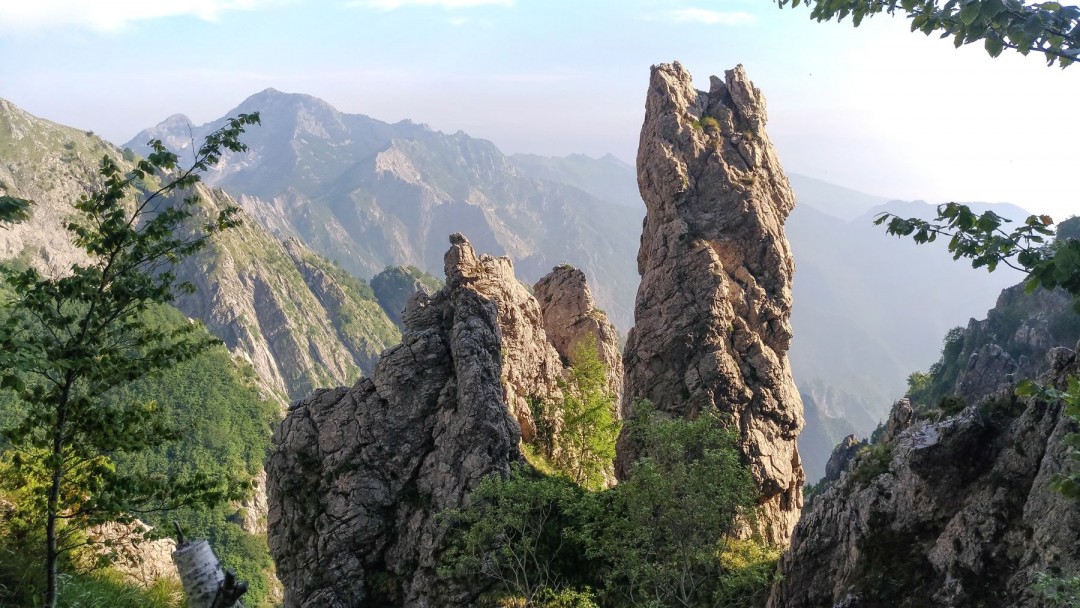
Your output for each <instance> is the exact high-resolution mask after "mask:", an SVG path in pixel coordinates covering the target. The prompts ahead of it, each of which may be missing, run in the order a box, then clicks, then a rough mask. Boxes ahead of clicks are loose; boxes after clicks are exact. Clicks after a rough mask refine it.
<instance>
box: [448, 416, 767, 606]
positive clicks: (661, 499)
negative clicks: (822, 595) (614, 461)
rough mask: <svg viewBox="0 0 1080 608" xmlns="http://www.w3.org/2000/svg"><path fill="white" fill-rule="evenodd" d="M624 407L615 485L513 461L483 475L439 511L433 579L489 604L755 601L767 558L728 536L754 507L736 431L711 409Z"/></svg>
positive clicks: (743, 525)
mask: <svg viewBox="0 0 1080 608" xmlns="http://www.w3.org/2000/svg"><path fill="white" fill-rule="evenodd" d="M635 410H636V411H637V412H639V416H638V418H636V419H635V420H633V421H631V422H630V423H629V424H628V434H629V435H630V439H631V440H632V441H633V442H634V443H635V445H637V446H638V447H639V451H638V452H637V453H638V454H639V458H638V459H637V460H636V461H635V462H634V463H633V464H632V465H631V467H630V473H629V477H628V478H627V479H626V480H625V481H624V482H623V483H621V484H619V485H617V486H615V487H614V488H611V489H607V490H602V491H591V492H590V491H587V490H585V489H583V488H581V487H579V486H577V485H575V484H573V483H571V482H570V481H569V480H567V479H566V478H565V477H550V476H545V475H542V474H539V473H537V472H535V471H533V470H531V469H530V468H528V467H527V466H524V465H520V466H516V467H515V468H514V469H513V470H512V472H511V473H510V475H509V476H508V477H507V478H505V479H503V478H502V477H500V476H498V475H493V476H489V477H487V478H485V479H484V480H483V481H482V482H481V484H480V486H479V487H478V488H477V489H476V490H475V491H474V492H473V494H472V495H471V497H470V501H471V503H470V505H469V506H468V507H466V508H464V509H460V510H454V511H448V512H446V513H445V514H444V515H443V525H445V526H447V528H448V537H449V539H450V549H449V550H448V551H447V552H446V553H445V554H444V562H443V565H442V568H440V573H441V574H443V575H444V576H447V577H450V578H452V579H455V580H457V581H458V582H459V583H460V584H462V585H464V586H470V587H471V588H474V589H475V588H477V586H482V585H483V584H484V579H486V581H487V584H494V585H496V586H497V588H498V591H497V592H496V593H494V597H493V598H492V597H491V595H492V594H488V596H489V597H488V600H490V601H488V602H487V603H485V605H495V606H500V607H510V606H514V607H517V608H594V607H595V606H597V605H603V606H610V607H613V608H618V607H623V606H669V605H679V606H695V607H696V606H702V607H705V606H708V607H713V608H720V607H724V608H727V607H736V606H752V605H756V604H757V603H759V600H761V599H762V598H764V597H765V594H767V593H768V589H769V586H770V585H771V583H772V581H773V577H774V572H775V561H776V558H777V556H778V552H777V551H776V550H775V548H770V547H766V546H765V545H764V544H763V543H761V542H759V541H758V540H756V539H751V540H736V539H733V538H732V536H733V533H734V532H736V531H739V532H743V531H745V530H746V529H747V528H752V527H753V525H754V516H753V508H754V505H755V504H756V499H757V491H756V489H755V486H754V482H753V478H752V477H751V475H750V471H749V469H748V467H747V466H746V465H744V464H743V463H742V461H741V452H740V451H739V449H738V447H737V445H736V441H735V437H736V435H735V433H734V432H733V431H731V430H730V429H729V428H728V425H727V423H726V421H725V419H724V418H723V417H721V416H720V415H719V414H716V413H709V412H705V413H702V414H701V415H699V416H698V418H697V419H695V420H682V419H676V420H671V419H665V418H663V417H661V416H660V415H659V414H655V413H653V412H652V409H651V406H649V405H648V404H647V403H639V404H637V405H636V406H635ZM591 589H597V590H598V591H599V597H596V596H594V593H593V592H592V591H591ZM492 602H494V603H492Z"/></svg>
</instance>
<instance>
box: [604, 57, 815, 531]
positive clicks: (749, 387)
mask: <svg viewBox="0 0 1080 608" xmlns="http://www.w3.org/2000/svg"><path fill="white" fill-rule="evenodd" d="M765 120H766V114H765V98H764V97H763V96H762V94H761V92H760V91H759V90H758V89H757V88H755V87H754V85H753V83H751V82H750V80H749V79H748V78H747V76H746V73H745V71H744V70H743V68H742V66H738V67H736V68H735V69H733V70H728V71H727V72H726V73H725V80H724V81H721V80H720V79H719V78H717V77H715V76H713V77H712V79H711V87H710V90H709V92H708V93H705V92H702V91H697V90H695V89H694V87H693V83H692V80H691V77H690V73H689V72H687V71H686V69H685V68H683V67H682V66H681V65H680V64H678V63H674V64H662V65H658V66H654V67H653V68H652V77H651V80H650V83H649V91H648V97H647V99H646V104H645V123H644V125H643V126H642V128H641V143H640V146H639V148H638V158H637V168H638V185H639V187H640V189H641V195H642V197H643V198H644V199H645V205H646V207H647V209H648V214H647V216H646V218H645V223H644V229H643V233H642V236H641V248H640V250H639V252H638V272H639V273H640V274H641V285H640V287H639V288H638V293H637V302H636V305H635V311H634V314H635V326H634V328H633V329H632V330H630V334H629V338H628V342H627V345H626V349H625V351H624V352H625V355H624V363H625V366H626V382H625V387H624V393H623V402H622V408H623V415H624V417H625V416H632V415H633V404H634V401H635V400H638V399H648V400H650V401H652V403H653V404H654V405H655V406H656V408H657V409H658V410H659V411H662V412H666V413H669V414H672V415H677V416H695V415H697V414H698V413H699V412H701V411H703V410H706V409H708V408H717V409H719V410H720V411H722V412H730V413H731V414H732V415H733V417H734V420H735V422H736V424H737V425H738V428H739V431H740V434H741V448H742V450H743V453H744V454H745V455H746V457H747V459H748V461H749V462H750V464H751V467H752V469H753V473H754V477H755V479H756V481H757V483H758V486H759V488H760V490H761V493H762V498H761V508H762V511H763V516H764V519H763V520H762V521H763V523H764V526H763V528H764V530H763V532H764V533H765V535H766V537H767V538H768V539H770V540H772V541H775V542H779V543H783V542H786V541H787V540H788V539H789V538H790V536H791V531H792V529H793V528H794V526H795V522H796V521H797V520H798V517H799V511H800V509H801V506H802V484H803V479H804V474H803V470H802V465H801V463H800V460H799V454H798V450H797V448H796V443H795V441H796V438H797V436H798V434H799V430H800V429H801V428H802V425H803V412H802V401H801V400H800V398H799V392H798V390H797V389H796V387H795V382H794V381H793V380H792V377H791V368H790V366H789V364H788V359H787V351H788V347H789V346H790V344H791V324H790V316H791V301H792V300H791V279H792V274H793V273H794V270H795V268H794V262H793V260H792V257H791V251H790V249H789V247H788V242H787V239H786V238H785V236H784V227H783V226H784V220H785V219H786V218H787V216H788V214H789V213H790V212H791V210H792V209H793V208H794V206H795V197H794V195H793V193H792V191H791V187H790V186H789V184H788V180H787V177H786V176H785V175H784V172H783V170H782V169H781V167H780V161H779V160H778V159H777V156H776V151H775V150H774V149H773V146H772V144H771V142H770V141H769V138H768V136H767V135H766V133H765ZM621 444H622V445H621V453H620V456H619V463H618V464H619V468H620V470H621V471H622V472H625V468H626V466H627V465H628V462H629V460H630V459H631V458H632V457H633V456H632V454H630V450H629V448H630V446H629V445H626V444H625V442H621Z"/></svg>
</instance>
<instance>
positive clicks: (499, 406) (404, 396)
mask: <svg viewBox="0 0 1080 608" xmlns="http://www.w3.org/2000/svg"><path fill="white" fill-rule="evenodd" d="M459 249H460V247H457V248H455V249H452V250H451V252H450V253H448V254H447V260H448V266H450V265H451V264H450V261H451V260H452V259H453V258H460V257H461V254H462V252H461V251H459ZM470 249H471V248H470ZM418 300H420V299H419V298H418V299H416V300H414V302H416V305H415V306H414V307H412V308H411V309H407V310H406V312H405V316H404V323H405V327H406V331H405V334H404V336H403V338H402V344H401V345H399V346H396V347H394V348H391V349H390V350H388V351H386V352H385V353H384V354H383V356H382V358H381V359H380V361H379V364H378V366H377V367H376V369H375V373H374V374H373V375H372V377H371V378H369V379H363V380H361V381H360V382H358V383H357V384H356V385H355V386H354V387H353V388H351V389H347V388H337V389H333V390H321V391H317V392H316V393H315V394H314V395H312V396H311V397H309V398H307V399H305V400H304V401H301V402H300V403H298V404H296V405H295V406H293V408H292V409H291V410H290V411H289V414H288V415H287V416H286V418H285V420H284V422H282V424H281V427H280V428H279V429H278V431H277V432H276V433H275V435H274V443H275V446H276V447H275V450H274V452H273V454H272V455H271V457H270V460H269V461H268V463H267V472H268V477H269V498H270V516H269V541H270V550H271V552H272V553H273V555H274V558H275V561H276V564H277V572H278V576H279V578H281V580H282V582H283V583H284V585H285V589H286V592H285V605H286V606H342V607H345V606H392V605H393V606H402V605H404V606H425V607H426V606H432V607H435V606H442V605H450V604H451V603H452V601H453V599H454V598H455V594H456V593H461V592H460V591H455V590H452V589H447V588H446V587H445V586H443V585H438V584H436V582H437V581H438V580H439V579H438V577H437V574H436V558H437V555H438V550H439V549H440V542H441V540H442V532H441V530H440V527H439V525H438V523H437V522H436V519H435V513H437V512H438V511H440V510H442V509H446V508H451V507H458V506H461V505H462V503H463V501H464V500H465V497H466V496H467V494H468V492H469V491H470V490H471V489H472V488H474V487H475V486H476V485H477V484H478V483H479V482H480V480H481V478H483V477H484V476H485V475H487V474H489V473H492V472H502V473H507V472H508V471H509V466H510V463H511V462H513V461H515V460H517V459H518V458H519V455H518V441H519V438H520V431H519V429H518V425H517V424H516V422H515V421H514V420H513V418H511V417H510V416H509V414H508V409H507V406H506V402H505V401H504V399H503V391H502V385H501V382H500V378H501V377H502V375H503V370H502V365H501V362H500V358H499V352H500V350H501V348H502V344H503V343H502V340H501V337H500V331H499V325H498V312H497V310H496V307H495V304H494V303H493V302H492V301H490V300H489V299H487V298H484V297H483V296H481V295H480V294H479V293H477V292H476V291H475V290H473V289H469V288H467V287H464V286H463V285H462V283H461V282H455V283H454V284H452V285H450V286H448V287H447V288H446V289H443V290H441V291H440V292H438V293H437V294H435V296H434V297H432V298H424V299H423V301H422V302H421V301H418ZM373 573H383V576H386V577H387V579H386V580H382V581H380V580H379V575H376V574H373ZM388 580H389V581H392V583H391V584H387V581H388Z"/></svg>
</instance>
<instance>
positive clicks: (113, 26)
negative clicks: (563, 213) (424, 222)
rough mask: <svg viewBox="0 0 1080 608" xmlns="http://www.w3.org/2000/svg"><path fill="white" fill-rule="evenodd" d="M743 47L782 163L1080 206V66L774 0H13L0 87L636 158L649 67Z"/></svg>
mask: <svg viewBox="0 0 1080 608" xmlns="http://www.w3.org/2000/svg"><path fill="white" fill-rule="evenodd" d="M675 59H678V60H679V61H681V62H682V63H683V64H684V65H685V66H687V68H689V69H690V71H691V72H692V73H693V74H694V75H695V77H696V78H697V81H698V83H699V86H700V87H702V88H707V86H708V76H709V74H719V73H722V71H723V70H724V69H727V68H730V67H732V66H734V65H735V64H737V63H743V64H744V65H745V66H746V68H747V71H748V73H749V74H750V76H751V78H752V79H753V80H754V81H755V83H756V84H757V85H758V86H759V87H760V88H761V89H763V90H764V92H765V95H766V97H767V98H768V101H769V119H770V122H769V131H770V134H771V136H772V138H773V140H774V142H775V143H776V144H777V146H778V148H779V151H780V157H781V160H782V161H783V162H784V165H785V167H786V168H787V169H788V170H790V171H794V172H798V173H803V174H806V175H810V176H813V177H818V178H821V179H825V180H828V181H831V182H834V183H838V184H841V185H845V186H849V187H853V188H857V189H860V190H863V191H866V192H869V193H873V194H880V195H883V196H894V197H901V198H923V199H926V200H931V201H934V202H940V201H944V200H954V199H955V200H985V201H1010V202H1015V203H1017V204H1020V205H1022V206H1025V207H1027V208H1029V209H1032V210H1040V211H1041V210H1047V211H1050V212H1051V213H1054V214H1056V215H1057V216H1059V217H1064V216H1065V215H1067V214H1070V213H1076V212H1078V211H1080V200H1078V197H1077V196H1076V191H1077V188H1076V185H1075V179H1074V177H1073V176H1075V175H1076V170H1075V167H1076V165H1077V158H1078V154H1077V151H1076V149H1077V145H1076V142H1080V120H1078V117H1077V112H1076V108H1077V100H1080V65H1077V66H1075V67H1073V68H1070V69H1066V70H1060V69H1057V68H1046V67H1045V66H1044V64H1043V63H1042V62H1041V61H1040V59H1038V58H1035V57H1029V58H1022V57H1019V56H1012V55H1009V56H1003V57H1002V58H999V59H997V60H992V59H990V58H989V57H987V56H986V54H985V53H984V52H983V51H982V49H981V48H964V49H961V50H960V51H957V50H954V49H953V47H952V45H951V43H949V42H948V41H941V40H937V39H936V38H930V39H928V38H926V37H924V36H922V35H921V34H911V33H909V32H908V31H907V25H906V22H905V21H903V20H901V19H889V18H887V17H881V18H876V19H874V20H871V21H870V22H868V23H866V24H864V25H863V26H862V27H860V28H858V29H855V28H852V27H851V25H850V24H849V23H843V24H835V23H826V24H818V23H815V22H813V21H811V20H810V19H809V17H808V11H806V10H805V9H796V10H791V9H785V10H783V11H781V10H780V9H778V8H776V6H775V4H772V3H770V2H767V1H766V0H688V1H676V0H670V1H660V0H622V1H608V0H594V1H589V0H578V1H576V2H571V1H562V0H543V1H541V0H357V1H353V2H348V1H344V0H337V1H330V0H326V1H319V2H300V1H296V0H294V1H288V0H172V1H170V2H156V1H149V0H115V1H111V2H110V1H106V0H95V1H88V0H83V1H81V2H73V1H70V0H34V1H33V2H30V1H24V0H0V97H4V98H7V99H9V100H11V101H12V102H14V103H16V104H17V105H20V106H21V107H23V108H24V109H26V110H28V111H30V112H31V113H34V114H36V115H38V116H42V117H45V118H48V119H50V120H54V121H57V122H61V123H64V124H69V125H72V126H76V127H79V128H83V129H91V130H94V131H96V132H97V133H100V134H101V135H103V136H104V137H106V138H107V139H110V140H111V141H114V142H117V143H122V142H124V141H126V140H127V139H129V138H130V137H132V136H133V135H134V134H135V133H137V132H138V131H139V130H140V129H142V128H144V127H147V126H150V125H153V124H155V123H157V122H159V121H160V120H162V119H164V118H165V117H166V116H168V115H170V114H174V113H184V114H187V115H188V116H190V117H191V118H192V119H193V120H194V121H196V122H199V123H201V122H205V121H209V120H212V119H214V118H217V117H219V116H221V115H223V114H224V113H225V112H227V111H228V110H229V109H231V108H232V107H234V106H236V105H237V104H238V103H239V102H240V101H242V100H243V99H244V98H245V97H247V96H249V95H251V94H253V93H255V92H257V91H260V90H262V89H264V88H266V87H274V88H277V89H280V90H283V91H289V92H298V93H308V94H311V95H315V96H318V97H321V98H323V99H325V100H327V101H329V102H330V103H331V104H333V105H334V106H336V107H337V108H338V109H340V110H343V111H346V112H356V113H363V114H368V115H370V116H374V117H375V118H379V119H382V120H387V121H397V120H400V119H403V118H410V119H413V120H415V121H418V122H424V123H428V124H430V125H431V126H432V127H434V128H437V129H441V130H445V131H457V130H459V129H461V130H464V131H466V132H467V133H469V134H471V135H474V136H477V137H484V138H487V139H490V140H492V141H494V142H495V143H496V144H497V145H498V146H499V147H500V148H502V149H503V150H504V151H505V152H508V153H510V152H532V153H539V154H550V155H563V154H569V153H574V152H584V153H587V154H591V155H594V156H595V155H601V154H604V153H607V152H612V153H614V154H616V155H617V156H619V157H621V158H623V159H625V160H627V161H630V162H632V161H633V157H634V154H635V150H636V145H637V137H638V130H639V128H640V125H641V118H642V114H643V102H644V93H645V88H646V84H647V79H648V70H649V66H650V65H651V64H653V63H658V62H666V61H671V60H675Z"/></svg>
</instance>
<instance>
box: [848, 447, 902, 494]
mask: <svg viewBox="0 0 1080 608" xmlns="http://www.w3.org/2000/svg"><path fill="white" fill-rule="evenodd" d="M858 458H859V461H858V463H856V465H855V468H854V469H853V470H852V471H851V483H852V484H854V485H856V486H860V487H866V486H868V485H870V482H871V481H873V480H874V479H876V478H877V477H878V476H879V475H884V474H885V473H888V472H889V463H890V462H892V445H891V444H885V443H878V444H874V445H869V446H867V447H865V448H863V449H862V450H860V451H859V455H858Z"/></svg>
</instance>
